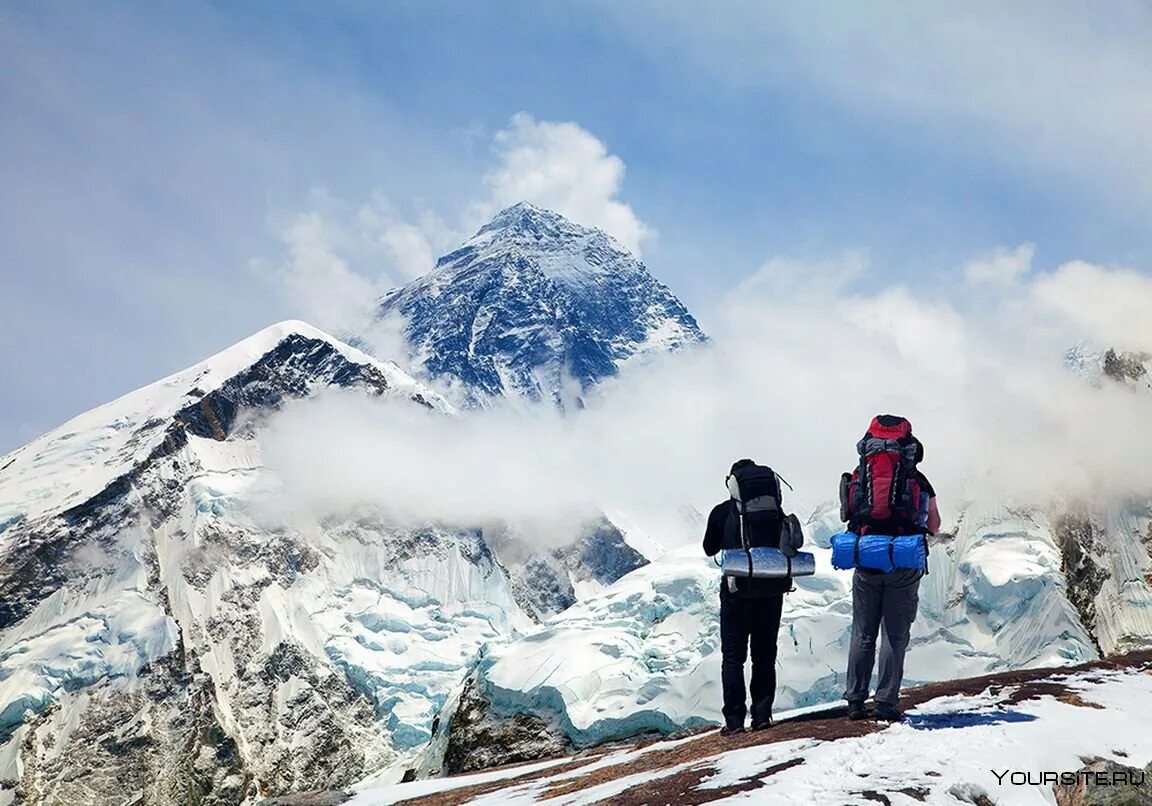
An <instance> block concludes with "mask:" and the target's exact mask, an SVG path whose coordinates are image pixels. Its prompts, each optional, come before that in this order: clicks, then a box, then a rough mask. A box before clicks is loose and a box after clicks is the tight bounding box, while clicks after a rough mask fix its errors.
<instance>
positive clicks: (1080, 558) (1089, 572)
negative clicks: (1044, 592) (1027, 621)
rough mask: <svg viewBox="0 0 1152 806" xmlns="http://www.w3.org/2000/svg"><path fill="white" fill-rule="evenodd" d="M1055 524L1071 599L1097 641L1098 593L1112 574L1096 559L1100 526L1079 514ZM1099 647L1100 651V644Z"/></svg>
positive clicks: (1069, 599) (1100, 548)
mask: <svg viewBox="0 0 1152 806" xmlns="http://www.w3.org/2000/svg"><path fill="white" fill-rule="evenodd" d="M1055 527H1056V528H1055V536H1056V541H1057V545H1058V546H1059V548H1060V553H1061V555H1062V557H1063V571H1064V577H1065V579H1066V580H1067V582H1068V601H1069V602H1071V604H1072V606H1073V607H1075V608H1076V612H1077V613H1079V615H1080V623H1081V624H1082V625H1083V626H1084V628H1085V630H1087V632H1088V633H1089V635H1091V636H1093V641H1094V642H1095V641H1096V638H1095V626H1096V617H1097V613H1096V597H1097V595H1098V594H1099V593H1100V589H1101V588H1102V587H1103V586H1104V581H1105V580H1107V579H1108V576H1109V575H1108V571H1106V570H1105V569H1104V568H1101V567H1100V564H1099V563H1098V562H1097V561H1096V559H1095V557H1096V556H1099V554H1100V552H1101V551H1102V550H1103V547H1102V545H1101V543H1100V530H1099V527H1098V526H1097V525H1096V524H1095V523H1094V522H1093V521H1092V519H1091V518H1090V517H1089V516H1087V515H1076V514H1068V515H1064V516H1063V517H1061V518H1059V519H1058V520H1057V521H1056V524H1055ZM1096 649H1097V651H1100V646H1099V644H1097V646H1096ZM1101 654H1103V653H1101Z"/></svg>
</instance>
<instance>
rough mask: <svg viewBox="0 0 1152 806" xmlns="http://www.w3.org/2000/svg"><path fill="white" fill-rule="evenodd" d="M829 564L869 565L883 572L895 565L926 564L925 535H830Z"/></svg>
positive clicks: (924, 566)
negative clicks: (830, 560) (830, 553)
mask: <svg viewBox="0 0 1152 806" xmlns="http://www.w3.org/2000/svg"><path fill="white" fill-rule="evenodd" d="M831 542H832V567H833V568H839V569H841V570H843V569H847V568H869V569H871V570H873V571H883V572H885V573H887V572H889V571H894V570H895V569H897V568H913V569H916V570H918V571H924V570H926V569H927V568H928V544H927V542H926V538H925V537H924V535H905V536H901V537H893V536H891V535H858V534H856V533H855V532H842V533H841V534H838V535H832V538H831Z"/></svg>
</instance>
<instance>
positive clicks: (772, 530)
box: [704, 459, 792, 736]
mask: <svg viewBox="0 0 1152 806" xmlns="http://www.w3.org/2000/svg"><path fill="white" fill-rule="evenodd" d="M757 471H767V473H769V474H771V473H772V471H771V470H768V468H761V467H759V466H757V465H756V463H755V462H753V461H752V460H751V459H741V460H740V461H738V462H736V463H735V464H734V465H732V470H731V474H730V477H731V476H735V475H737V474H738V473H755V472H757ZM772 479H773V483H775V474H772ZM775 489H776V498H777V502H778V500H779V487H778V486H777V487H776V488H775ZM745 519H746V523H745V525H746V529H747V534H748V536H749V541H750V543H751V545H754V546H772V547H779V545H780V524H781V521H782V514H781V513H780V510H779V507H778V506H777V508H776V511H775V512H757V513H754V514H750V515H745ZM740 546H741V537H740V525H739V520H738V518H737V515H736V508H735V504H734V502H733V501H732V500H731V499H729V500H727V501H723V502H721V503H719V504H717V505H716V506H715V507H713V509H712V512H711V514H710V515H709V516H708V526H707V528H706V529H705V532H704V553H705V554H707V555H708V556H709V557H711V556H714V555H715V554H717V553H718V552H719V551H720V550H721V549H726V548H739V547H740ZM791 584H792V582H791V579H754V578H745V579H736V578H735V577H724V579H723V580H722V582H721V586H720V654H721V664H720V681H721V684H722V687H723V689H724V708H723V714H724V723H725V724H724V727H723V728H722V729H721V730H720V733H721V735H724V736H727V735H730V734H733V733H740V732H742V731H743V730H744V719H745V716H746V715H747V713H748V707H747V702H746V698H745V688H744V662H745V661H746V660H747V659H748V646H749V643H751V646H752V683H751V689H752V692H751V693H752V729H753V730H760V729H762V728H767V727H770V726H771V725H772V702H773V700H774V699H775V696H776V640H777V633H778V632H779V630H780V614H781V611H782V610H783V607H784V594H785V593H786V592H787V591H788V590H789V589H790V588H791Z"/></svg>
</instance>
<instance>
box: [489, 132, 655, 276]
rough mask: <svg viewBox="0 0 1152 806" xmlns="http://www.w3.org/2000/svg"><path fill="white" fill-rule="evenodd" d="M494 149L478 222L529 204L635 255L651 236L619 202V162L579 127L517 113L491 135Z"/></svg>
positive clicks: (629, 208) (620, 173) (633, 213)
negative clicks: (607, 237)
mask: <svg viewBox="0 0 1152 806" xmlns="http://www.w3.org/2000/svg"><path fill="white" fill-rule="evenodd" d="M493 146H494V151H495V154H496V158H497V165H496V166H495V167H494V168H493V169H492V170H491V171H489V172H488V173H487V174H486V175H485V177H484V183H485V185H486V186H487V188H488V193H489V195H488V198H486V199H484V200H483V201H480V202H478V203H477V204H476V206H475V210H476V214H477V215H478V216H479V217H480V218H482V219H487V218H491V216H492V215H493V214H494V213H496V212H497V211H499V210H500V209H502V208H504V207H507V206H509V205H512V204H515V203H516V202H519V201H529V202H532V203H533V204H536V205H539V206H541V207H545V208H548V209H550V210H555V211H556V212H558V213H560V214H561V215H564V216H567V217H568V218H571V219H572V220H573V221H575V222H577V223H578V224H584V225H585V226H591V227H599V228H600V229H603V230H605V231H606V232H608V233H609V234H611V235H612V236H614V237H615V238H616V239H617V240H618V241H620V243H621V244H623V245H624V247H625V248H627V249H628V250H629V251H631V252H633V253H635V254H636V255H639V254H640V253H641V247H642V245H643V243H644V242H645V241H647V240H649V239H651V238H653V237H655V232H654V231H653V230H652V229H651V228H650V227H648V226H647V225H646V224H645V223H644V222H642V221H641V220H640V219H639V217H637V215H636V213H635V212H634V211H633V210H632V208H631V207H630V206H629V205H628V204H626V203H625V202H622V201H620V199H619V198H618V197H619V194H620V186H621V184H622V183H623V181H624V162H623V160H621V159H620V158H619V157H618V156H616V155H614V154H610V153H608V147H607V146H606V145H605V144H604V143H603V142H601V141H600V140H599V139H597V138H596V136H595V135H593V134H592V133H591V132H589V131H587V130H586V129H584V128H582V127H581V126H579V125H578V124H576V123H556V122H550V121H537V120H536V119H535V118H533V117H532V115H530V114H528V113H527V112H520V113H518V114H516V115H514V116H513V117H512V119H511V120H510V121H509V123H508V126H507V128H505V129H502V130H501V131H499V132H498V133H497V134H496V137H495V139H494V143H493Z"/></svg>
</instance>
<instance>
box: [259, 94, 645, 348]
mask: <svg viewBox="0 0 1152 806" xmlns="http://www.w3.org/2000/svg"><path fill="white" fill-rule="evenodd" d="M492 144H493V149H494V155H495V159H496V163H495V165H493V166H492V167H491V168H490V170H488V171H487V172H486V173H485V174H484V176H483V178H482V182H481V187H480V188H477V190H478V191H480V194H479V195H481V196H482V198H479V199H477V200H475V201H472V202H469V203H466V204H465V205H463V213H462V215H461V217H460V219H459V224H458V225H455V226H453V225H450V224H448V223H446V222H445V219H444V217H442V216H441V215H440V214H438V213H436V212H434V211H431V210H424V211H422V212H421V213H419V214H418V215H417V216H415V217H412V218H409V217H405V216H404V215H403V214H402V213H401V212H400V211H399V210H398V208H397V206H396V205H395V204H393V203H392V202H391V201H389V200H388V199H387V198H386V197H384V196H383V195H381V194H376V195H375V196H374V197H373V198H372V199H371V201H369V202H367V203H364V204H361V205H359V206H355V205H352V204H349V203H348V202H346V201H342V200H340V199H337V198H334V197H333V196H332V195H330V194H328V193H327V192H325V191H314V192H313V193H312V197H311V202H310V209H309V210H308V211H307V212H304V213H301V214H299V215H297V216H295V217H294V218H292V219H291V220H290V221H289V222H288V224H287V225H285V226H283V227H281V232H280V235H281V240H282V241H283V243H284V244H285V246H286V247H287V253H288V254H287V257H286V259H285V261H284V265H283V266H282V268H281V271H280V273H279V275H280V278H281V280H282V281H283V287H284V291H285V293H286V296H287V297H288V300H289V302H290V304H291V306H292V315H294V316H299V317H300V318H302V319H305V320H307V321H310V322H312V323H313V324H315V325H316V326H318V327H321V328H325V329H328V330H330V331H332V332H334V333H343V334H355V335H357V336H359V337H360V338H361V339H364V340H366V341H367V342H368V343H369V345H370V346H373V347H374V348H375V349H376V351H377V353H378V354H379V355H382V356H385V357H391V358H395V359H397V360H402V358H403V343H402V340H401V339H400V338H399V333H398V331H397V327H396V324H397V323H395V322H390V323H378V322H375V321H374V312H375V302H376V300H377V299H378V298H379V297H380V295H381V294H383V293H384V292H385V291H387V290H388V289H390V288H394V287H396V286H398V285H402V284H404V283H406V282H408V281H409V280H411V279H413V278H415V277H418V276H420V275H423V274H425V273H427V272H429V271H431V270H432V268H433V267H434V266H435V264H436V259H437V258H438V257H440V256H441V255H444V254H446V253H447V252H449V251H451V250H452V249H453V248H455V247H456V246H458V245H459V244H460V243H462V242H463V241H465V240H466V239H467V238H468V237H469V236H471V235H472V233H473V232H475V230H476V229H478V228H479V227H480V226H482V225H483V224H484V223H486V222H487V220H488V219H489V218H490V217H491V216H492V215H494V214H495V213H496V212H498V211H499V210H500V209H502V208H504V207H506V206H508V205H511V204H515V203H516V202H519V201H530V202H532V203H534V204H538V205H540V206H542V207H546V208H548V209H551V210H555V211H557V212H559V213H561V214H562V215H565V216H568V217H569V218H571V219H572V220H574V221H576V222H577V223H581V224H584V225H586V226H595V227H600V228H602V229H604V230H606V231H607V232H609V233H610V234H612V235H613V236H615V237H616V238H617V240H619V241H620V242H621V243H622V244H623V245H624V246H625V247H626V248H628V249H630V250H632V251H633V252H635V253H637V254H639V249H640V244H641V243H642V242H643V241H645V240H647V239H649V238H651V237H653V236H654V232H653V230H651V229H650V228H649V227H647V226H646V225H645V224H644V223H643V222H641V221H640V220H639V218H637V217H636V214H635V213H634V212H633V210H632V208H631V207H629V206H628V205H627V204H625V203H624V202H621V201H620V200H619V199H618V198H617V196H618V194H619V192H620V185H621V182H622V181H623V178H624V163H623V162H622V161H621V160H620V158H619V157H617V156H615V155H612V154H609V153H608V149H607V147H606V146H605V145H604V143H602V142H601V141H600V140H598V139H596V137H594V136H593V135H592V134H590V133H589V132H588V131H586V130H584V129H583V128H581V127H580V126H578V125H577V124H575V123H553V122H548V121H537V120H535V119H534V118H533V117H532V116H531V115H529V114H527V113H524V112H521V113H519V114H517V115H515V116H513V117H512V119H511V121H510V122H509V124H508V126H507V128H505V129H503V130H501V131H499V132H497V133H496V135H495V136H494V137H493V140H492Z"/></svg>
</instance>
